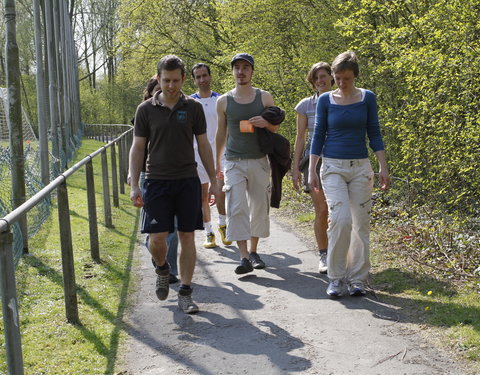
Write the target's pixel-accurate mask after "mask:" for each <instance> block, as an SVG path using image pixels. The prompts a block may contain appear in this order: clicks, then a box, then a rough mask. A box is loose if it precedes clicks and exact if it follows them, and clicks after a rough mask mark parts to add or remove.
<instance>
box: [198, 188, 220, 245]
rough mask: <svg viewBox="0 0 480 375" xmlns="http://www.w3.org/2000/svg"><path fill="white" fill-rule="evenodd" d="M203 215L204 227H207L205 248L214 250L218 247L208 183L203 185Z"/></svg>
mask: <svg viewBox="0 0 480 375" xmlns="http://www.w3.org/2000/svg"><path fill="white" fill-rule="evenodd" d="M202 214H203V226H204V227H205V232H206V236H207V238H206V240H205V243H204V244H203V247H205V248H207V249H213V248H214V247H216V246H217V244H216V243H215V234H213V229H212V218H211V214H210V194H209V193H208V183H206V184H202Z"/></svg>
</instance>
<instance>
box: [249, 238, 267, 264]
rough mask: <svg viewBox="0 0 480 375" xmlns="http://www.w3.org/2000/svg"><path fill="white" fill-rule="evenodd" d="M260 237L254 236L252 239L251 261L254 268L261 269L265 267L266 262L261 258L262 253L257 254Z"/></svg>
mask: <svg viewBox="0 0 480 375" xmlns="http://www.w3.org/2000/svg"><path fill="white" fill-rule="evenodd" d="M259 240H260V239H259V238H258V237H252V239H251V240H250V256H249V259H250V262H251V263H252V266H253V268H255V269H257V270H261V269H264V268H265V262H264V261H263V260H262V259H261V258H260V255H258V254H257V247H258V241H259Z"/></svg>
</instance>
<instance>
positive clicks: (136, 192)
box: [130, 186, 143, 207]
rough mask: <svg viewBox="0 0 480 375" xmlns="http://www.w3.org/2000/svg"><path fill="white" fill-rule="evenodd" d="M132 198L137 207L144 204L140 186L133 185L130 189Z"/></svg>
mask: <svg viewBox="0 0 480 375" xmlns="http://www.w3.org/2000/svg"><path fill="white" fill-rule="evenodd" d="M130 200H131V201H132V203H133V205H134V206H136V207H142V206H143V199H142V193H141V191H140V189H139V188H138V186H136V187H132V189H131V190H130Z"/></svg>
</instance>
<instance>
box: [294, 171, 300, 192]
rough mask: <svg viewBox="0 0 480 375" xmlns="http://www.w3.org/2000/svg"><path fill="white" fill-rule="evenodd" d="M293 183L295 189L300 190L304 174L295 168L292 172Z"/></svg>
mask: <svg viewBox="0 0 480 375" xmlns="http://www.w3.org/2000/svg"><path fill="white" fill-rule="evenodd" d="M292 181H293V188H294V189H295V190H296V191H298V190H299V189H300V185H301V181H302V172H300V170H299V169H298V168H294V169H293V172H292Z"/></svg>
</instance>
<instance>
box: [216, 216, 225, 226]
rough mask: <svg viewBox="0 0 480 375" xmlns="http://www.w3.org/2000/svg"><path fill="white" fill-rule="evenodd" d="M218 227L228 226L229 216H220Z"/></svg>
mask: <svg viewBox="0 0 480 375" xmlns="http://www.w3.org/2000/svg"><path fill="white" fill-rule="evenodd" d="M218 225H227V215H218Z"/></svg>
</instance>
